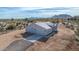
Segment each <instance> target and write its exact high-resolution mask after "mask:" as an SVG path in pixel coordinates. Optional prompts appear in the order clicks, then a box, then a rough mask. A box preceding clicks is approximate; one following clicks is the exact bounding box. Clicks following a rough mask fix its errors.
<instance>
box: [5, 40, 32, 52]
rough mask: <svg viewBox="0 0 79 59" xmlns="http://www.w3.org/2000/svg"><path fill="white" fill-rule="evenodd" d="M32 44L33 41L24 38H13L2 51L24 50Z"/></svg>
mask: <svg viewBox="0 0 79 59" xmlns="http://www.w3.org/2000/svg"><path fill="white" fill-rule="evenodd" d="M32 44H33V43H31V42H28V41H26V40H15V41H14V42H12V43H11V44H10V45H9V46H8V47H6V48H5V49H4V51H24V50H25V49H27V48H28V47H30V46H31V45H32Z"/></svg>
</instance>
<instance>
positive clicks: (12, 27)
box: [6, 24, 16, 30]
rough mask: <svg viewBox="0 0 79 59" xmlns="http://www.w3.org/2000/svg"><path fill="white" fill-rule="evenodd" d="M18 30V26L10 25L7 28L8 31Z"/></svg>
mask: <svg viewBox="0 0 79 59" xmlns="http://www.w3.org/2000/svg"><path fill="white" fill-rule="evenodd" d="M15 28H16V26H15V25H14V24H9V25H7V27H6V30H13V29H15Z"/></svg>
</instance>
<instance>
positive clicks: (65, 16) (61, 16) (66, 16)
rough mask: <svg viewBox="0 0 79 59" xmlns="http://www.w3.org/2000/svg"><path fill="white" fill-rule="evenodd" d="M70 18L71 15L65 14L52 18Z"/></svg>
mask: <svg viewBox="0 0 79 59" xmlns="http://www.w3.org/2000/svg"><path fill="white" fill-rule="evenodd" d="M71 17H72V16H71V15H67V14H60V15H55V16H53V18H60V19H68V18H71Z"/></svg>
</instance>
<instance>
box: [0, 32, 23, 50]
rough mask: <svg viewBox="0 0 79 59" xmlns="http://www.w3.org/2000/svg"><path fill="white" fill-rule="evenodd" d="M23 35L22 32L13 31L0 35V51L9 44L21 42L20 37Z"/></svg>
mask: <svg viewBox="0 0 79 59" xmlns="http://www.w3.org/2000/svg"><path fill="white" fill-rule="evenodd" d="M22 33H24V30H15V31H12V32H10V33H7V34H3V35H0V50H3V49H4V48H5V47H7V46H8V45H9V44H10V43H12V42H13V41H15V40H21V37H22V36H21V35H20V34H22Z"/></svg>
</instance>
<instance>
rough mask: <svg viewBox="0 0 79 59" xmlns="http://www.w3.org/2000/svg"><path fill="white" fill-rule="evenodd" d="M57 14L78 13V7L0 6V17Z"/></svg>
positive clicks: (50, 15)
mask: <svg viewBox="0 0 79 59" xmlns="http://www.w3.org/2000/svg"><path fill="white" fill-rule="evenodd" d="M59 14H68V15H71V16H78V15H79V8H78V7H52V8H43V7H0V18H29V17H37V18H38V17H52V16H54V15H59Z"/></svg>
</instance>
